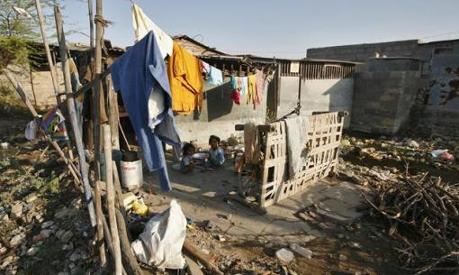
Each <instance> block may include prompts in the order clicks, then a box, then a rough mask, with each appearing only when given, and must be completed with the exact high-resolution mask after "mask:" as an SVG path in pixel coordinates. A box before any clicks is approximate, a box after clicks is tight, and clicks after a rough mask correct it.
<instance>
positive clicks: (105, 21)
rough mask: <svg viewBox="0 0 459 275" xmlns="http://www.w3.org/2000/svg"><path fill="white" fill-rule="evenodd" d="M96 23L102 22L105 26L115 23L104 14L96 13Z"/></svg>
mask: <svg viewBox="0 0 459 275" xmlns="http://www.w3.org/2000/svg"><path fill="white" fill-rule="evenodd" d="M94 23H96V24H97V23H101V24H102V26H103V27H107V26H109V25H111V24H113V22H112V21H110V20H106V19H105V18H104V17H103V16H101V15H95V16H94Z"/></svg>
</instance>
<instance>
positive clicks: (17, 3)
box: [0, 0, 58, 40]
mask: <svg viewBox="0 0 459 275" xmlns="http://www.w3.org/2000/svg"><path fill="white" fill-rule="evenodd" d="M55 3H58V1H54V0H42V1H41V4H42V9H43V11H44V12H45V20H46V21H51V16H52V7H53V5H54V4H55ZM22 11H24V12H22ZM37 18H38V16H37V12H36V9H35V0H1V1H0V35H1V36H6V37H13V36H16V37H20V38H24V39H27V40H38V39H40V29H39V25H38V19H37ZM49 23H50V22H49Z"/></svg>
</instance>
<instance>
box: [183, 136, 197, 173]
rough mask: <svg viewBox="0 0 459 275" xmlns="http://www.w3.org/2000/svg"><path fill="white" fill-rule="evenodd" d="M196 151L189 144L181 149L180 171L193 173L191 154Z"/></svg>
mask: <svg viewBox="0 0 459 275" xmlns="http://www.w3.org/2000/svg"><path fill="white" fill-rule="evenodd" d="M195 151H196V148H195V147H194V145H193V144H191V143H185V145H183V149H182V161H181V162H180V171H182V172H183V173H189V172H191V171H193V168H194V162H193V154H194V152H195Z"/></svg>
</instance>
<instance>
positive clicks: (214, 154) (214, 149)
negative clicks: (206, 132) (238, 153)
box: [209, 135, 225, 167]
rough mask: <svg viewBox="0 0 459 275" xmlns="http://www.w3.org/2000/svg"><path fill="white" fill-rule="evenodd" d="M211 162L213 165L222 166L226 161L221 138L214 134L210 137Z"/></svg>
mask: <svg viewBox="0 0 459 275" xmlns="http://www.w3.org/2000/svg"><path fill="white" fill-rule="evenodd" d="M209 145H210V150H209V162H210V164H211V166H213V167H221V166H222V165H223V163H225V152H224V151H223V148H221V147H220V138H219V137H217V136H214V135H211V136H210V137H209Z"/></svg>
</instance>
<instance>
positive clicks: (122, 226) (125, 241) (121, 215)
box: [113, 162, 143, 275]
mask: <svg viewBox="0 0 459 275" xmlns="http://www.w3.org/2000/svg"><path fill="white" fill-rule="evenodd" d="M113 185H114V189H115V195H116V204H117V209H116V222H117V223H118V232H119V236H120V242H121V248H122V249H121V251H122V256H123V260H124V263H125V266H126V267H127V268H128V269H129V270H128V271H130V274H136V275H141V274H143V272H142V269H141V268H140V265H139V263H138V262H137V259H136V257H135V255H134V252H133V251H132V248H131V243H130V241H129V234H128V228H127V226H126V209H124V206H123V197H122V194H123V193H122V191H121V183H120V179H119V175H118V169H117V167H116V163H115V162H113Z"/></svg>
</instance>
